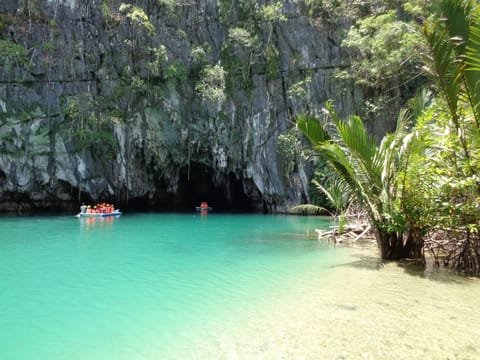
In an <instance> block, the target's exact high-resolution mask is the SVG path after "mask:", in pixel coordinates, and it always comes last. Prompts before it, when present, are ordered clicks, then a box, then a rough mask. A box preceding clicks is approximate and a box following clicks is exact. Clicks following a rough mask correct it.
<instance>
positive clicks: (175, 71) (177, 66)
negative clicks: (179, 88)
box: [165, 60, 189, 81]
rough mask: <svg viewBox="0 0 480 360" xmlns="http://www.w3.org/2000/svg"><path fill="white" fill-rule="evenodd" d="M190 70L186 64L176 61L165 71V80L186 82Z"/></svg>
mask: <svg viewBox="0 0 480 360" xmlns="http://www.w3.org/2000/svg"><path fill="white" fill-rule="evenodd" d="M188 74H189V70H188V67H187V65H186V64H185V63H183V62H181V61H179V60H175V61H174V62H173V63H172V64H170V65H169V66H168V67H167V69H166V70H165V80H179V81H184V80H186V79H187V78H188Z"/></svg>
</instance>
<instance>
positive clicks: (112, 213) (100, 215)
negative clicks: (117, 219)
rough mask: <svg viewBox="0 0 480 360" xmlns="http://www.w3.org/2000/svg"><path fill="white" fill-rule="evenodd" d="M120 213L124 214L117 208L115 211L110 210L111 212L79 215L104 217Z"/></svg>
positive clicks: (79, 215)
mask: <svg viewBox="0 0 480 360" xmlns="http://www.w3.org/2000/svg"><path fill="white" fill-rule="evenodd" d="M120 215H122V212H121V211H120V210H118V209H117V210H115V211H113V212H109V213H78V214H77V217H85V218H91V217H94V218H97V217H100V218H102V217H109V216H120Z"/></svg>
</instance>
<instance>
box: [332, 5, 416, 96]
mask: <svg viewBox="0 0 480 360" xmlns="http://www.w3.org/2000/svg"><path fill="white" fill-rule="evenodd" d="M422 43H423V39H422V36H421V34H420V33H419V32H418V31H417V29H416V27H415V25H414V24H413V23H409V22H404V21H401V20H397V12H396V11H395V10H390V11H388V12H387V13H385V14H381V15H376V16H371V17H367V18H364V19H361V20H358V21H357V23H356V26H355V27H352V28H351V29H350V30H349V32H348V34H347V37H346V39H345V40H344V41H343V43H342V45H344V46H346V47H348V48H350V49H352V50H353V54H354V61H353V63H352V66H351V68H349V69H348V70H345V71H343V72H342V73H341V74H340V75H341V77H342V78H352V79H354V80H355V82H356V83H358V84H360V85H362V86H367V87H372V88H373V87H375V88H379V89H382V90H383V91H385V90H386V89H388V87H390V86H391V85H392V84H393V83H395V82H396V83H400V82H402V80H407V78H406V77H405V76H402V75H405V74H402V73H403V72H404V71H405V70H407V71H410V73H408V72H407V76H411V74H412V73H413V70H414V69H415V66H418V65H419V64H420V62H421V44H422ZM407 64H408V65H410V67H411V68H410V69H408V68H407V67H406V65H407Z"/></svg>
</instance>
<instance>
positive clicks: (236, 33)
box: [228, 27, 260, 49]
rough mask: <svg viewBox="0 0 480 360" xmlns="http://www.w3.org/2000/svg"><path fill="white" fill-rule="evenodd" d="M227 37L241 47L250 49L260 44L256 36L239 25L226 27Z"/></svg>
mask: <svg viewBox="0 0 480 360" xmlns="http://www.w3.org/2000/svg"><path fill="white" fill-rule="evenodd" d="M228 38H229V39H230V41H232V42H233V43H235V44H236V45H237V46H239V47H241V48H246V49H252V48H256V47H258V46H259V45H260V39H259V38H258V36H256V35H252V34H251V33H250V32H249V31H248V30H246V29H244V28H241V27H234V28H230V29H228Z"/></svg>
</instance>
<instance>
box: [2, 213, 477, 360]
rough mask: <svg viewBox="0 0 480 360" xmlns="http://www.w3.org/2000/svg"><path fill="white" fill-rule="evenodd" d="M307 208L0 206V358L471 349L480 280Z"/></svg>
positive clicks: (453, 352) (362, 354) (449, 354)
mask: <svg viewBox="0 0 480 360" xmlns="http://www.w3.org/2000/svg"><path fill="white" fill-rule="evenodd" d="M328 225H329V223H328V222H327V221H325V220H321V219H319V218H313V217H294V216H291V217H285V216H261V215H218V214H209V215H207V216H200V215H196V214H195V215H186V214H182V215H178V214H169V215H167V214H162V215H159V214H136V215H125V216H123V217H121V218H116V219H77V218H72V217H30V218H0V254H1V260H0V314H1V315H0V359H206V358H208V359H210V358H213V359H252V358H255V359H259V358H261V359H282V358H283V359H298V358H303V359H359V358H361V359H386V358H389V359H392V358H395V359H417V358H422V359H477V358H480V350H479V349H478V348H477V342H478V339H480V312H479V311H478V306H479V304H480V302H479V295H480V281H479V280H477V279H468V278H464V277H461V276H458V275H453V274H449V273H447V272H445V271H435V270H432V269H427V271H423V270H418V269H417V270H416V269H414V268H413V269H412V268H411V267H409V266H407V265H405V266H402V265H399V264H398V263H386V264H385V263H381V262H380V261H379V260H378V257H377V255H376V250H375V249H374V248H373V249H372V248H356V249H352V248H341V247H332V246H330V245H328V244H326V243H325V242H323V241H321V242H319V241H317V240H315V237H314V229H315V228H318V227H322V226H328Z"/></svg>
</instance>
